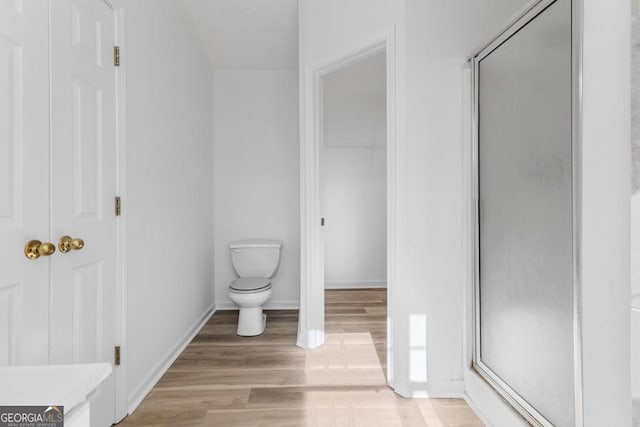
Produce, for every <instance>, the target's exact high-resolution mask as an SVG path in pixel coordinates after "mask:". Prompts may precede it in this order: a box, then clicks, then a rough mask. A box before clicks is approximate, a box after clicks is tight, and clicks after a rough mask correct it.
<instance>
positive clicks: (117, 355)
mask: <svg viewBox="0 0 640 427" xmlns="http://www.w3.org/2000/svg"><path fill="white" fill-rule="evenodd" d="M113 364H114V365H116V366H120V346H119V345H117V346H115V348H114V351H113Z"/></svg>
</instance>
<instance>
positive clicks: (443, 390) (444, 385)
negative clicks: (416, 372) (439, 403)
mask: <svg viewBox="0 0 640 427" xmlns="http://www.w3.org/2000/svg"><path fill="white" fill-rule="evenodd" d="M389 386H390V387H391V388H393V390H394V391H395V392H396V393H398V394H399V395H400V396H403V397H408V398H433V399H437V398H441V399H444V398H453V399H462V398H464V382H463V381H462V380H451V381H430V382H428V383H426V384H418V383H412V382H409V381H394V382H393V383H390V384H389Z"/></svg>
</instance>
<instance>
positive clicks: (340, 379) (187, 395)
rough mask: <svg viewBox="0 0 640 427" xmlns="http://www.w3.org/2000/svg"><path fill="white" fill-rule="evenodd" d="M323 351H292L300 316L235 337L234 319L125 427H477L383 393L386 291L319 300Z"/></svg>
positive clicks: (218, 317)
mask: <svg viewBox="0 0 640 427" xmlns="http://www.w3.org/2000/svg"><path fill="white" fill-rule="evenodd" d="M325 311H326V343H325V345H323V346H322V347H321V348H318V349H315V350H304V349H301V348H299V347H296V345H295V342H296V331H297V320H298V314H297V311H270V312H267V315H268V321H267V330H266V331H265V333H264V335H262V336H260V337H253V338H241V337H238V336H236V335H235V328H236V324H237V317H238V314H237V311H219V312H216V313H215V315H214V316H213V317H212V318H211V319H210V320H209V322H208V323H207V324H206V325H205V326H204V327H203V328H202V330H201V331H200V332H199V334H198V335H197V336H196V337H195V338H194V339H193V341H192V342H191V343H190V344H189V346H188V347H187V348H186V349H185V351H184V352H183V353H182V355H181V356H180V357H179V358H178V360H176V362H175V363H174V364H173V365H172V366H171V368H170V369H169V370H168V371H167V373H166V374H165V375H164V376H163V377H162V379H161V380H160V381H159V382H158V384H157V385H156V386H155V387H154V388H153V390H152V391H151V393H149V395H148V396H147V397H146V399H145V400H144V401H143V402H142V404H141V405H140V406H139V407H138V409H137V410H136V411H135V412H134V413H133V414H132V415H130V416H129V417H128V418H126V419H125V420H124V421H123V422H122V423H121V424H120V425H123V426H225V427H227V426H228V427H233V426H243V427H253V426H268V427H274V426H285V427H286V426H292V427H297V426H318V427H320V426H372V427H373V426H383V427H393V426H460V427H461V426H469V427H471V426H474V427H475V426H482V425H483V424H482V423H481V421H480V420H479V419H478V418H477V417H476V415H475V414H474V413H473V411H472V410H471V409H470V408H469V407H468V406H467V405H466V404H465V402H464V401H462V400H458V399H405V398H402V397H400V396H397V395H396V394H395V393H394V392H393V391H392V390H391V389H389V387H387V386H386V383H385V376H384V371H385V363H386V361H385V356H386V354H385V335H386V321H385V319H386V290H384V289H365V290H328V291H326V309H325Z"/></svg>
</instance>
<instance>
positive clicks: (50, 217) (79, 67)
mask: <svg viewBox="0 0 640 427" xmlns="http://www.w3.org/2000/svg"><path fill="white" fill-rule="evenodd" d="M113 47H114V15H113V11H112V10H111V9H110V8H109V7H108V6H107V5H106V4H105V3H104V2H103V1H102V0H49V1H47V0H1V1H0V243H1V244H0V260H1V262H2V265H1V268H0V365H21V364H44V363H53V364H59V363H91V362H109V363H111V362H113V360H114V346H115V343H116V336H115V325H116V319H115V312H116V310H115V286H116V216H115V212H114V197H115V184H116V176H115V173H116V163H115V162H116V146H115V144H116V104H115V81H116V74H115V73H116V72H115V67H114V64H113ZM35 239H37V240H40V241H42V242H50V243H52V244H54V245H55V248H56V251H55V253H53V254H51V255H49V256H45V255H44V254H45V253H46V252H47V251H46V250H43V251H42V252H43V255H42V256H40V257H39V258H37V259H34V260H30V259H28V258H27V257H26V256H25V254H24V253H23V248H24V245H25V243H26V242H27V241H30V240H35ZM45 249H46V248H45ZM114 393H115V385H114V375H112V376H111V379H109V380H108V381H106V382H105V384H104V386H103V387H102V388H101V390H100V392H99V393H97V394H96V395H94V396H93V399H94V403H93V404H92V409H91V412H92V413H91V415H92V423H91V425H92V426H98V427H100V426H108V425H111V424H112V422H113V421H114Z"/></svg>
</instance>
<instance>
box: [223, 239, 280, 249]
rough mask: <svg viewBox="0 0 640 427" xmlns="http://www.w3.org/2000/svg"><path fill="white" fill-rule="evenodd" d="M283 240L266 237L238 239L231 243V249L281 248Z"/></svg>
mask: <svg viewBox="0 0 640 427" xmlns="http://www.w3.org/2000/svg"><path fill="white" fill-rule="evenodd" d="M281 247H282V242H281V241H280V240H266V239H254V240H236V241H234V242H231V243H229V248H230V249H242V248H281Z"/></svg>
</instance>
